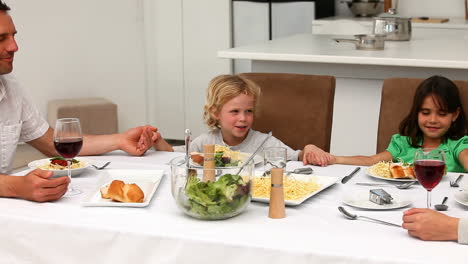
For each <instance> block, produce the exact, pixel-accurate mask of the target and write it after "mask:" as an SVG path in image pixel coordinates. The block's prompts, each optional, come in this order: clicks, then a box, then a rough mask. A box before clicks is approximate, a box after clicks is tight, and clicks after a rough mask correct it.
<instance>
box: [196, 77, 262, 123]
mask: <svg viewBox="0 0 468 264" xmlns="http://www.w3.org/2000/svg"><path fill="white" fill-rule="evenodd" d="M260 93H261V92H260V87H258V86H257V85H256V84H255V83H253V82H252V81H250V80H247V79H246V78H244V77H243V76H241V75H230V74H229V75H219V76H217V77H215V78H214V79H213V80H211V81H210V84H209V86H208V89H207V93H206V103H205V107H204V113H203V119H204V120H205V123H206V124H207V125H208V127H210V128H211V129H213V130H214V129H218V128H220V127H219V121H218V120H216V118H215V117H214V114H215V113H217V112H219V111H221V108H222V107H223V105H224V104H225V103H227V102H228V101H229V100H231V99H233V98H234V97H236V96H239V95H241V94H245V95H249V96H252V97H253V98H254V109H253V111H254V114H255V110H256V108H257V103H258V98H259V97H260Z"/></svg>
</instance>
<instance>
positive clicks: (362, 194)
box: [343, 189, 412, 210]
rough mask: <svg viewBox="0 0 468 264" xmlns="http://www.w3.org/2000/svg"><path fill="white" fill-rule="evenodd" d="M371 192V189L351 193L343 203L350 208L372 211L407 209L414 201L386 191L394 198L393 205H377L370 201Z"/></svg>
mask: <svg viewBox="0 0 468 264" xmlns="http://www.w3.org/2000/svg"><path fill="white" fill-rule="evenodd" d="M369 190H370V189H368V190H366V191H358V192H354V193H349V194H347V195H346V196H345V197H344V199H343V203H344V204H346V205H349V206H353V207H357V208H362V209H370V210H391V209H398V208H403V207H406V206H408V205H410V204H411V203H412V201H411V200H410V199H408V198H407V197H404V196H402V195H399V194H397V193H394V192H393V193H392V192H391V191H388V190H385V191H386V192H388V193H389V194H390V195H391V196H392V197H393V200H392V203H390V204H382V205H380V204H376V203H373V202H371V201H369Z"/></svg>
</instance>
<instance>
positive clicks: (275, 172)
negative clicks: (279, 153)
mask: <svg viewBox="0 0 468 264" xmlns="http://www.w3.org/2000/svg"><path fill="white" fill-rule="evenodd" d="M268 216H269V217H270V218H274V219H279V218H285V217H286V212H285V205H284V192H283V169H282V168H272V169H271V191H270V210H269V212H268Z"/></svg>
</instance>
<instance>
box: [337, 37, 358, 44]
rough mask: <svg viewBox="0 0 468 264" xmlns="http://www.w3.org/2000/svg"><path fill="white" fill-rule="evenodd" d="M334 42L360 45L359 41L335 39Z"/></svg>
mask: <svg viewBox="0 0 468 264" xmlns="http://www.w3.org/2000/svg"><path fill="white" fill-rule="evenodd" d="M333 40H334V41H336V42H338V43H340V42H349V43H354V44H358V40H357V39H342V38H337V39H333Z"/></svg>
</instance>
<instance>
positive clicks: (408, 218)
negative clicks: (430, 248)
mask: <svg viewBox="0 0 468 264" xmlns="http://www.w3.org/2000/svg"><path fill="white" fill-rule="evenodd" d="M458 222H459V219H458V218H455V217H450V216H447V215H445V214H442V213H439V212H437V211H434V210H431V209H421V208H412V209H409V210H407V211H405V212H404V213H403V228H404V229H407V230H408V234H410V235H411V236H414V237H417V238H419V239H422V240H438V241H442V240H458Z"/></svg>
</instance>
